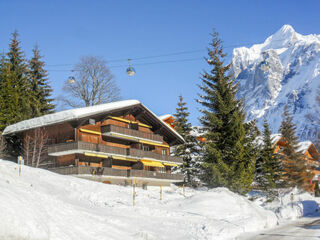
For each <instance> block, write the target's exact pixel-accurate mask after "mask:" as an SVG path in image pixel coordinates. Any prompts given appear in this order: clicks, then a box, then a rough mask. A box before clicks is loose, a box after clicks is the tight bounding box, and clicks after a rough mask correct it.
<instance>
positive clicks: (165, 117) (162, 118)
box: [158, 114, 172, 120]
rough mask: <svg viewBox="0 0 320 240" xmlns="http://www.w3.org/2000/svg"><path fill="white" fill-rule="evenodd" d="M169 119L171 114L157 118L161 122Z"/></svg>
mask: <svg viewBox="0 0 320 240" xmlns="http://www.w3.org/2000/svg"><path fill="white" fill-rule="evenodd" d="M170 117H172V115H171V114H166V115H162V116H159V117H158V118H160V119H161V120H165V119H167V118H170Z"/></svg>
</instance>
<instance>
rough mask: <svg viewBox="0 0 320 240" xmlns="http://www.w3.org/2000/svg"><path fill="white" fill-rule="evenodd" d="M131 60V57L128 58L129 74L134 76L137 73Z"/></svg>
mask: <svg viewBox="0 0 320 240" xmlns="http://www.w3.org/2000/svg"><path fill="white" fill-rule="evenodd" d="M130 61H131V59H128V64H129V67H128V68H127V74H128V76H130V77H132V76H133V75H134V74H135V73H136V70H135V69H134V68H133V67H132V66H131V63H130Z"/></svg>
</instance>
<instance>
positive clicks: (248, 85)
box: [232, 25, 320, 141]
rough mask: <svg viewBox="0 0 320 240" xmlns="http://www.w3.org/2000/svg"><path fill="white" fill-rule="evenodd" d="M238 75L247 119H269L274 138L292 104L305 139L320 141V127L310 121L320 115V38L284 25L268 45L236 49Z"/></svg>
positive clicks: (266, 41)
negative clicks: (283, 113) (318, 98)
mask: <svg viewBox="0 0 320 240" xmlns="http://www.w3.org/2000/svg"><path fill="white" fill-rule="evenodd" d="M232 70H233V72H234V75H235V77H236V81H237V82H239V92H238V96H239V97H243V98H244V100H245V101H244V102H245V108H246V112H247V120H252V119H257V120H258V126H260V127H261V126H262V122H263V119H264V118H266V119H267V120H268V122H269V123H270V127H271V129H272V131H273V133H277V132H278V130H279V127H280V124H281V114H282V112H283V107H284V106H285V105H288V107H289V110H290V111H291V113H292V114H293V120H294V122H295V123H296V124H297V134H298V135H299V138H300V140H311V141H317V140H318V137H317V136H318V134H319V132H320V127H319V123H317V124H316V123H314V122H312V121H310V120H309V119H308V117H307V116H312V115H313V114H316V113H317V112H319V108H320V107H319V106H318V105H317V104H316V96H317V95H318V94H319V93H318V91H319V88H320V35H316V34H310V35H302V34H299V33H297V32H296V31H295V30H294V28H293V27H292V26H290V25H284V26H282V27H281V28H280V29H279V30H278V31H277V32H275V33H274V34H273V35H271V36H269V37H268V38H266V40H265V41H264V42H263V43H260V44H254V45H252V46H251V47H249V48H247V47H240V48H235V49H234V50H233V57H232Z"/></svg>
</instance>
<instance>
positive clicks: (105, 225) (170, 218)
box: [0, 160, 277, 240]
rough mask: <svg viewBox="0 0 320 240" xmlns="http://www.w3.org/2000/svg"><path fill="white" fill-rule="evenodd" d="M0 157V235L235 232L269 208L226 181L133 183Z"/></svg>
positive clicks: (259, 221)
mask: <svg viewBox="0 0 320 240" xmlns="http://www.w3.org/2000/svg"><path fill="white" fill-rule="evenodd" d="M17 168H18V166H17V165H16V164H15V163H12V162H9V161H4V160H0V188H1V191H0V209H1V211H0V219H1V224H0V239H31V240H36V239H50V240H51V239H64V240H69V239H77V240H81V239H84V240H87V239H90V240H94V239H97V240H98V239H99V240H103V239H108V240H109V239H119V240H120V239H121V240H122V239H215V240H219V239H234V238H235V237H236V236H238V235H239V234H242V233H244V232H250V231H257V230H262V229H264V228H267V227H273V226H275V225H276V224H277V217H276V215H275V214H274V213H273V212H272V211H270V210H265V209H263V208H262V207H260V206H258V204H256V203H254V202H252V201H249V200H248V199H247V198H246V197H243V196H239V195H237V194H234V193H232V192H230V191H228V190H227V189H225V188H217V189H212V190H209V191H208V190H206V189H202V190H192V189H189V188H187V189H186V197H184V196H183V191H182V189H181V188H178V187H176V186H171V187H166V188H163V200H162V201H161V200H159V197H160V196H159V195H160V194H159V190H160V189H159V187H149V188H148V190H142V189H140V188H137V189H136V192H137V197H136V206H135V207H133V206H132V187H123V186H116V185H108V184H103V183H98V182H93V181H89V180H84V179H79V178H76V177H73V176H62V175H57V174H55V173H52V172H49V171H46V170H43V169H35V168H30V167H26V166H23V168H22V174H21V176H20V177H19V176H18V169H17Z"/></svg>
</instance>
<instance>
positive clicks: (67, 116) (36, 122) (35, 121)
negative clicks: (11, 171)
mask: <svg viewBox="0 0 320 240" xmlns="http://www.w3.org/2000/svg"><path fill="white" fill-rule="evenodd" d="M137 105H140V106H142V107H143V108H144V109H145V110H147V111H148V112H149V115H151V116H153V118H154V119H156V120H157V121H158V122H159V123H160V124H161V125H162V126H164V128H165V129H167V130H168V131H169V132H171V133H172V134H173V135H174V136H176V137H177V138H178V139H180V141H182V142H184V139H183V137H181V136H180V135H179V134H178V133H177V132H176V131H174V130H173V129H172V128H171V127H169V126H168V125H167V124H166V123H165V122H164V121H162V120H161V119H160V118H159V117H158V116H157V115H155V114H154V113H153V112H152V111H150V110H149V109H148V108H147V107H145V106H144V105H143V104H142V103H141V102H139V101H138V100H124V101H118V102H111V103H105V104H100V105H96V106H90V107H83V108H75V109H70V110H65V111H61V112H57V113H52V114H47V115H44V116H41V117H37V118H32V119H28V120H24V121H21V122H18V123H15V124H12V125H9V126H7V127H6V128H5V129H4V131H3V135H9V134H14V133H18V132H23V131H26V130H29V129H34V128H38V127H45V126H49V125H53V124H58V123H63V122H71V121H74V120H80V119H83V118H88V117H90V116H94V115H98V114H103V113H108V112H112V111H114V110H117V109H122V108H130V107H133V106H137Z"/></svg>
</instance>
